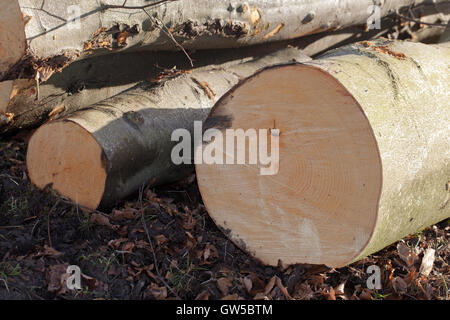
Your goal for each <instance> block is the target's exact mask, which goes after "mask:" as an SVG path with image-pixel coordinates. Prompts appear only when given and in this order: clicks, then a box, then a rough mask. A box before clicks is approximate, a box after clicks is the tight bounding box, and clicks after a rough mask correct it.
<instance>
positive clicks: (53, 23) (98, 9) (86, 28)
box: [0, 0, 443, 81]
mask: <svg viewBox="0 0 450 320" xmlns="http://www.w3.org/2000/svg"><path fill="white" fill-rule="evenodd" d="M427 2H428V0H390V1H382V2H381V3H380V15H381V16H385V15H387V14H389V13H392V12H394V11H395V10H397V9H400V8H402V7H406V6H411V5H419V4H423V3H427ZM434 2H443V0H434ZM74 4H75V3H74V2H73V1H72V0H45V1H42V3H41V2H39V3H37V2H36V0H8V1H7V3H5V4H2V6H1V7H0V17H1V18H0V52H1V53H2V56H1V59H0V81H6V80H15V79H17V78H21V77H22V78H33V79H34V78H36V77H38V78H47V77H48V76H49V75H50V74H51V73H53V72H57V71H60V70H61V69H62V68H64V67H66V66H67V65H69V64H70V63H71V62H73V61H75V60H78V59H82V58H84V57H87V56H90V55H92V54H104V53H108V52H111V51H121V50H125V49H132V50H136V49H145V50H147V49H150V50H155V51H156V50H179V49H182V50H189V49H210V48H229V47H239V46H243V45H254V44H258V43H266V42H272V41H277V40H286V39H293V38H297V37H300V36H305V35H308V34H313V33H319V32H324V31H327V30H328V31H330V30H337V29H340V28H343V27H347V26H352V25H358V24H365V23H366V22H367V20H368V18H369V17H370V16H371V15H372V13H371V11H370V10H368V8H369V7H370V6H372V5H374V2H373V1H372V0H359V1H354V0H341V1H335V0H322V1H310V0H282V1H280V0H270V1H260V0H250V1H246V2H245V3H237V2H234V1H231V2H230V1H228V0H227V1H224V0H220V1H210V0H196V1H195V4H194V3H193V2H192V0H162V1H161V0H155V1H153V2H149V1H148V0H133V1H131V0H129V1H123V0H110V1H104V2H103V3H102V2H99V1H97V0H85V1H82V2H80V3H78V4H77V5H76V4H75V5H74Z"/></svg>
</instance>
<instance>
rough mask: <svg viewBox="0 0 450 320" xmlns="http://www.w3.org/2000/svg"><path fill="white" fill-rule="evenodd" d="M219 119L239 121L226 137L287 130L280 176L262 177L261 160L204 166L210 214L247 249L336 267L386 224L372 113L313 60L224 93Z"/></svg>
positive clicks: (266, 257)
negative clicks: (381, 210) (379, 222)
mask: <svg viewBox="0 0 450 320" xmlns="http://www.w3.org/2000/svg"><path fill="white" fill-rule="evenodd" d="M215 117H226V118H227V119H231V122H230V124H229V125H228V128H220V129H219V130H221V131H222V133H223V135H224V136H225V130H227V129H243V130H248V129H256V130H257V131H258V130H259V129H268V128H273V126H274V125H275V127H276V129H278V130H279V171H278V173H276V174H274V175H261V174H260V169H261V167H265V166H262V165H260V164H259V163H260V162H258V164H256V165H252V164H248V163H247V164H245V165H241V164H212V165H210V164H196V172H197V179H198V184H199V188H200V192H201V194H202V198H203V202H204V204H205V206H206V208H207V210H208V212H209V214H210V215H211V217H212V218H213V219H214V221H215V222H216V223H217V224H218V226H219V227H220V228H221V229H223V230H225V231H226V232H227V234H228V236H229V237H230V238H231V239H232V240H233V241H234V242H235V243H236V244H237V245H238V246H240V247H241V248H242V249H245V250H246V251H248V252H249V253H251V254H252V255H253V256H255V257H256V258H257V259H259V260H260V261H261V262H263V263H264V264H269V265H277V264H278V261H279V260H281V261H282V262H283V263H284V264H296V263H311V264H326V265H328V266H343V265H346V264H348V263H349V262H351V261H352V260H353V259H354V258H355V257H356V256H357V255H358V254H359V253H360V252H361V251H362V250H363V249H364V248H365V246H366V245H367V243H368V242H369V240H370V238H371V235H372V233H373V230H374V228H375V225H376V221H377V215H378V201H379V197H380V194H381V186H382V170H381V159H380V155H379V150H378V146H377V142H376V139H375V137H374V134H373V131H372V128H371V126H370V124H369V121H368V119H367V118H366V115H365V114H364V112H363V110H362V109H361V107H360V105H359V104H358V102H357V101H356V100H355V99H354V98H353V96H352V95H350V94H349V92H348V91H347V90H346V89H345V88H344V87H343V86H342V85H341V84H340V83H339V81H337V80H336V79H335V78H334V77H333V76H331V75H330V74H328V73H326V72H324V71H322V70H321V69H319V68H317V67H314V66H306V65H299V64H297V65H289V66H278V67H273V68H269V69H266V70H265V71H263V72H261V73H259V74H257V75H256V76H253V77H251V78H249V79H247V80H246V81H244V82H243V83H242V84H241V85H240V86H238V87H237V88H235V89H234V90H232V91H230V92H229V93H228V95H227V96H226V97H225V98H223V99H222V100H220V101H219V102H218V103H217V104H216V106H215V107H214V109H213V111H212V114H211V115H210V119H212V118H215ZM225 140H226V139H225ZM226 143H228V140H226ZM207 146H208V145H207V144H204V145H203V148H205V147H207ZM247 146H248V144H247ZM236 148H237V144H236V143H235V152H236V150H237V149H236ZM223 150H226V146H223ZM269 150H270V149H269ZM216 151H218V152H220V150H218V149H216ZM222 152H223V151H222ZM245 152H246V159H249V154H248V148H247V150H246V151H245ZM226 156H227V157H228V156H229V154H226Z"/></svg>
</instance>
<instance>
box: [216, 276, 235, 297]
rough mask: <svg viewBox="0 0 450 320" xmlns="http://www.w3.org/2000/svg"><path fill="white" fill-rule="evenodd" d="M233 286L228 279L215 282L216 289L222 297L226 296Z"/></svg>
mask: <svg viewBox="0 0 450 320" xmlns="http://www.w3.org/2000/svg"><path fill="white" fill-rule="evenodd" d="M232 286H233V284H232V283H231V281H230V280H229V279H228V278H220V279H218V280H217V287H218V288H219V290H220V292H221V293H222V295H223V296H227V295H228V292H229V289H230V288H231V287H232Z"/></svg>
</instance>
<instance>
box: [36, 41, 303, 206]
mask: <svg viewBox="0 0 450 320" xmlns="http://www.w3.org/2000/svg"><path fill="white" fill-rule="evenodd" d="M306 59H310V58H308V57H307V56H305V55H304V54H303V53H301V51H300V50H297V49H294V48H288V49H285V50H282V51H280V52H277V53H274V54H272V55H268V56H266V57H263V58H260V59H256V60H251V61H248V59H246V60H247V61H240V63H237V62H236V61H235V62H232V63H227V64H223V65H214V66H208V67H205V68H200V69H194V70H192V71H191V72H189V73H184V74H182V75H179V76H177V77H175V78H174V79H169V80H165V81H163V82H162V83H161V84H159V85H146V86H140V87H138V88H135V89H133V90H129V91H127V92H124V93H122V94H120V95H118V96H116V97H112V98H110V99H108V100H105V101H102V102H100V103H98V104H96V105H93V106H91V107H90V108H89V109H87V110H83V111H79V112H77V113H75V114H73V115H72V116H70V117H69V118H67V119H63V120H58V121H53V122H50V123H47V124H45V125H43V126H41V127H40V128H39V129H38V130H37V131H36V132H35V133H34V135H33V136H32V137H31V140H30V143H29V146H28V153H27V167H28V172H29V176H30V179H31V181H32V182H33V183H34V184H36V185H37V186H38V187H40V188H44V187H45V186H46V185H48V184H52V185H53V188H54V189H55V190H57V191H58V192H60V193H61V194H62V195H64V196H67V197H69V198H70V199H72V200H74V201H76V202H77V203H79V204H81V205H82V206H84V207H87V208H91V209H95V208H97V207H98V206H99V205H101V206H109V205H111V204H114V203H115V202H117V201H118V200H120V199H123V198H124V197H126V196H128V195H130V194H131V193H133V192H135V191H136V190H137V189H138V188H139V187H140V186H141V185H142V184H143V183H146V182H151V183H153V184H162V183H167V182H171V181H175V180H178V179H180V178H182V177H183V176H184V175H185V174H187V173H189V172H191V171H192V170H193V167H192V166H191V165H176V164H174V163H173V162H172V161H171V152H172V148H173V146H174V145H175V144H176V142H172V141H171V135H172V132H173V131H174V130H175V129H178V128H185V129H188V130H189V131H190V132H192V131H193V128H194V121H196V120H198V121H203V120H205V119H206V117H207V116H208V113H209V111H210V109H211V107H212V106H213V105H214V103H215V102H216V101H217V100H218V99H219V98H220V97H221V96H222V95H223V94H224V93H225V92H227V91H228V90H229V89H231V88H232V87H233V86H234V85H235V84H237V83H238V82H239V80H240V79H241V78H245V77H248V76H250V75H252V74H254V73H255V72H256V71H258V70H260V69H261V68H263V67H267V66H269V65H272V64H276V63H283V62H288V61H292V60H297V61H305V60H306ZM184 156H186V157H189V156H190V154H189V155H186V154H184Z"/></svg>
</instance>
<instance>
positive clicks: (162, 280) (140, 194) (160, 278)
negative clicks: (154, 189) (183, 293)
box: [139, 185, 180, 299]
mask: <svg viewBox="0 0 450 320" xmlns="http://www.w3.org/2000/svg"><path fill="white" fill-rule="evenodd" d="M143 193H144V185H142V187H140V188H139V204H140V209H141V222H142V226H143V227H144V230H145V233H146V235H147V240H148V242H149V244H150V248H151V249H152V255H153V261H154V263H155V269H156V274H157V276H158V279H159V280H160V281H161V282H162V283H163V284H164V286H165V287H166V288H167V289H168V290H169V291H170V292H171V293H172V294H173V295H174V296H175V297H176V298H177V299H180V297H179V296H178V294H177V293H176V292H175V291H174V290H173V289H172V288H171V287H170V286H169V284H168V283H167V282H166V281H165V280H164V278H163V277H162V276H161V273H160V272H159V265H158V259H157V258H156V253H155V248H154V246H153V241H152V238H151V237H150V233H149V232H148V228H147V223H146V222H145V216H144V206H143V204H142V194H143Z"/></svg>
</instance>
